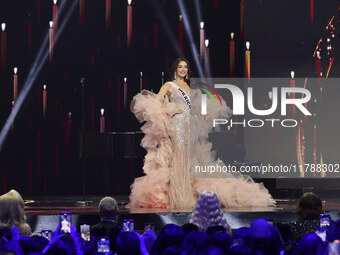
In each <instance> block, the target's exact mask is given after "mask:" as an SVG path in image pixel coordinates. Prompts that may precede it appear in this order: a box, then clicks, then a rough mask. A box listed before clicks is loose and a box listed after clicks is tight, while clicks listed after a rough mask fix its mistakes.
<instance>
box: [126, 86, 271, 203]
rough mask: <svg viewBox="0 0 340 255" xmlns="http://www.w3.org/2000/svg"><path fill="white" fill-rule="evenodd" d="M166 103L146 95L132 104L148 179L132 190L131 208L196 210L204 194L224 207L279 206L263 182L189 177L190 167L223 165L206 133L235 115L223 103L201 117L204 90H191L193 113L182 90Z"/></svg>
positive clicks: (139, 180) (235, 177)
mask: <svg viewBox="0 0 340 255" xmlns="http://www.w3.org/2000/svg"><path fill="white" fill-rule="evenodd" d="M169 92H170V93H169V95H167V96H166V97H165V100H164V102H161V101H159V100H157V99H156V98H155V97H156V94H154V93H152V92H150V91H147V90H144V91H142V92H141V93H139V94H137V95H136V96H135V97H134V98H133V100H132V103H131V111H132V112H133V113H134V114H135V115H136V117H137V119H138V120H139V121H140V122H145V124H144V125H143V126H142V128H141V130H142V131H143V132H144V134H145V136H144V138H143V139H142V142H141V146H142V147H143V148H145V149H146V151H147V154H146V156H145V159H144V167H143V170H144V173H145V176H142V177H139V178H136V179H135V181H134V183H133V184H132V185H131V194H130V203H129V204H128V205H127V207H129V208H135V207H149V208H192V207H193V206H194V204H195V202H196V199H197V197H198V196H199V194H200V193H202V192H203V191H212V192H215V193H216V194H217V196H218V198H219V200H220V203H221V205H222V207H226V208H230V207H254V206H271V205H274V204H275V201H274V200H273V199H272V197H271V196H270V194H269V193H268V191H267V189H266V188H265V187H264V186H263V184H262V183H255V182H254V181H253V180H252V179H251V178H250V177H249V176H244V175H241V174H227V175H226V174H223V176H218V175H216V176H213V178H190V170H191V169H190V167H191V166H195V165H206V166H208V165H216V164H223V163H217V162H216V161H215V154H214V152H212V151H211V146H212V145H211V143H210V142H208V140H207V138H208V134H209V132H211V130H212V125H210V124H209V123H212V120H213V119H214V118H228V117H230V116H231V114H232V112H231V110H230V108H228V107H227V105H226V103H225V102H224V101H223V106H222V107H221V106H220V105H218V106H216V105H215V104H214V102H213V100H208V107H207V109H208V112H207V115H204V116H202V115H201V114H200V98H201V97H200V90H194V89H192V90H191V92H190V93H191V95H190V98H191V104H192V109H191V110H189V108H188V106H187V104H186V103H185V101H184V99H183V96H182V94H181V93H180V91H179V90H178V89H176V88H174V87H171V88H170V91H169Z"/></svg>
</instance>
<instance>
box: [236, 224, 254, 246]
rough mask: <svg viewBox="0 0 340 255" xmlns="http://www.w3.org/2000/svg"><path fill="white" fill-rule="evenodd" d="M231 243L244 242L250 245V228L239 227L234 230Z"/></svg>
mask: <svg viewBox="0 0 340 255" xmlns="http://www.w3.org/2000/svg"><path fill="white" fill-rule="evenodd" d="M233 243H237V244H245V245H247V246H250V243H251V228H248V227H241V228H238V229H236V230H235V232H234V234H233Z"/></svg>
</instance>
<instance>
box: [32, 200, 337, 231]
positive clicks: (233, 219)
mask: <svg viewBox="0 0 340 255" xmlns="http://www.w3.org/2000/svg"><path fill="white" fill-rule="evenodd" d="M113 197H115V199H116V200H117V202H118V204H119V212H118V218H117V222H118V225H121V224H122V222H123V220H124V219H134V221H135V229H136V230H140V231H142V230H143V228H144V223H146V222H153V223H154V224H155V228H156V230H157V231H158V230H160V229H161V228H162V227H163V226H164V225H166V224H168V223H174V224H177V225H183V224H185V223H188V222H189V219H190V216H191V212H192V208H180V209H175V210H174V209H162V208H133V209H128V208H126V207H125V205H126V204H127V203H128V202H129V200H128V197H127V196H113ZM101 198H102V197H98V196H89V197H87V200H88V201H92V203H89V204H86V205H82V204H80V203H77V201H82V200H83V198H82V197H81V196H66V197H48V198H47V197H45V198H42V197H34V198H32V199H31V200H25V211H26V215H27V221H28V223H29V224H30V226H31V228H32V229H33V231H34V232H39V231H41V230H42V229H52V230H53V229H55V228H56V227H57V225H58V222H59V212H61V211H70V212H71V213H72V224H73V225H75V226H76V227H79V224H80V223H81V222H87V223H89V224H96V223H97V222H98V221H99V220H100V218H99V216H98V204H99V201H100V199H101ZM297 202H298V200H296V199H284V200H283V199H282V200H276V206H273V207H263V206H262V207H261V206H259V207H251V208H223V211H224V216H225V217H226V219H227V221H228V223H229V224H230V226H231V228H232V229H237V228H240V227H247V226H248V227H249V226H250V224H251V222H252V221H253V220H255V219H258V218H263V219H267V218H271V219H273V221H274V223H275V222H289V221H294V220H295V219H296V206H297ZM323 206H324V210H325V212H326V213H329V214H330V215H331V217H332V219H334V220H337V219H340V201H335V200H328V201H323Z"/></svg>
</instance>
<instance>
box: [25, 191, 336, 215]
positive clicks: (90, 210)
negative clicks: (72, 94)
mask: <svg viewBox="0 0 340 255" xmlns="http://www.w3.org/2000/svg"><path fill="white" fill-rule="evenodd" d="M112 197H114V198H115V199H116V200H117V202H118V205H119V212H120V213H123V214H130V213H133V214H136V213H143V214H145V213H179V212H181V213H183V212H191V211H192V208H178V209H164V208H126V207H125V205H126V204H127V203H128V202H129V198H128V197H127V196H112ZM101 198H102V197H98V196H89V197H87V198H86V200H87V201H89V203H86V205H85V204H84V203H82V202H83V201H84V199H83V197H82V196H58V197H53V196H51V197H34V198H32V199H31V200H25V211H26V214H27V215H35V214H39V215H41V214H59V212H61V211H70V212H72V213H73V214H82V213H86V214H96V213H97V212H98V204H99V201H100V199H101ZM322 202H323V206H324V210H326V211H337V210H340V201H336V200H328V201H322ZM297 203H298V200H297V199H276V206H273V207H268V206H258V207H240V208H223V211H224V212H283V211H286V212H292V211H295V210H296V206H297Z"/></svg>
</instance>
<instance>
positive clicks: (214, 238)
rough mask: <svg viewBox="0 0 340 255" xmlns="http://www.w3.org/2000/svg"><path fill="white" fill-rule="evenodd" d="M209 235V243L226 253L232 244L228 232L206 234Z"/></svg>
mask: <svg viewBox="0 0 340 255" xmlns="http://www.w3.org/2000/svg"><path fill="white" fill-rule="evenodd" d="M208 235H209V236H210V240H211V244H212V245H213V246H216V247H218V248H220V249H221V250H222V251H223V252H224V253H225V254H227V253H228V252H229V250H230V248H231V246H232V243H233V242H232V239H231V237H230V235H229V234H228V233H226V232H225V231H224V232H220V231H218V232H212V233H211V234H208Z"/></svg>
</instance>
